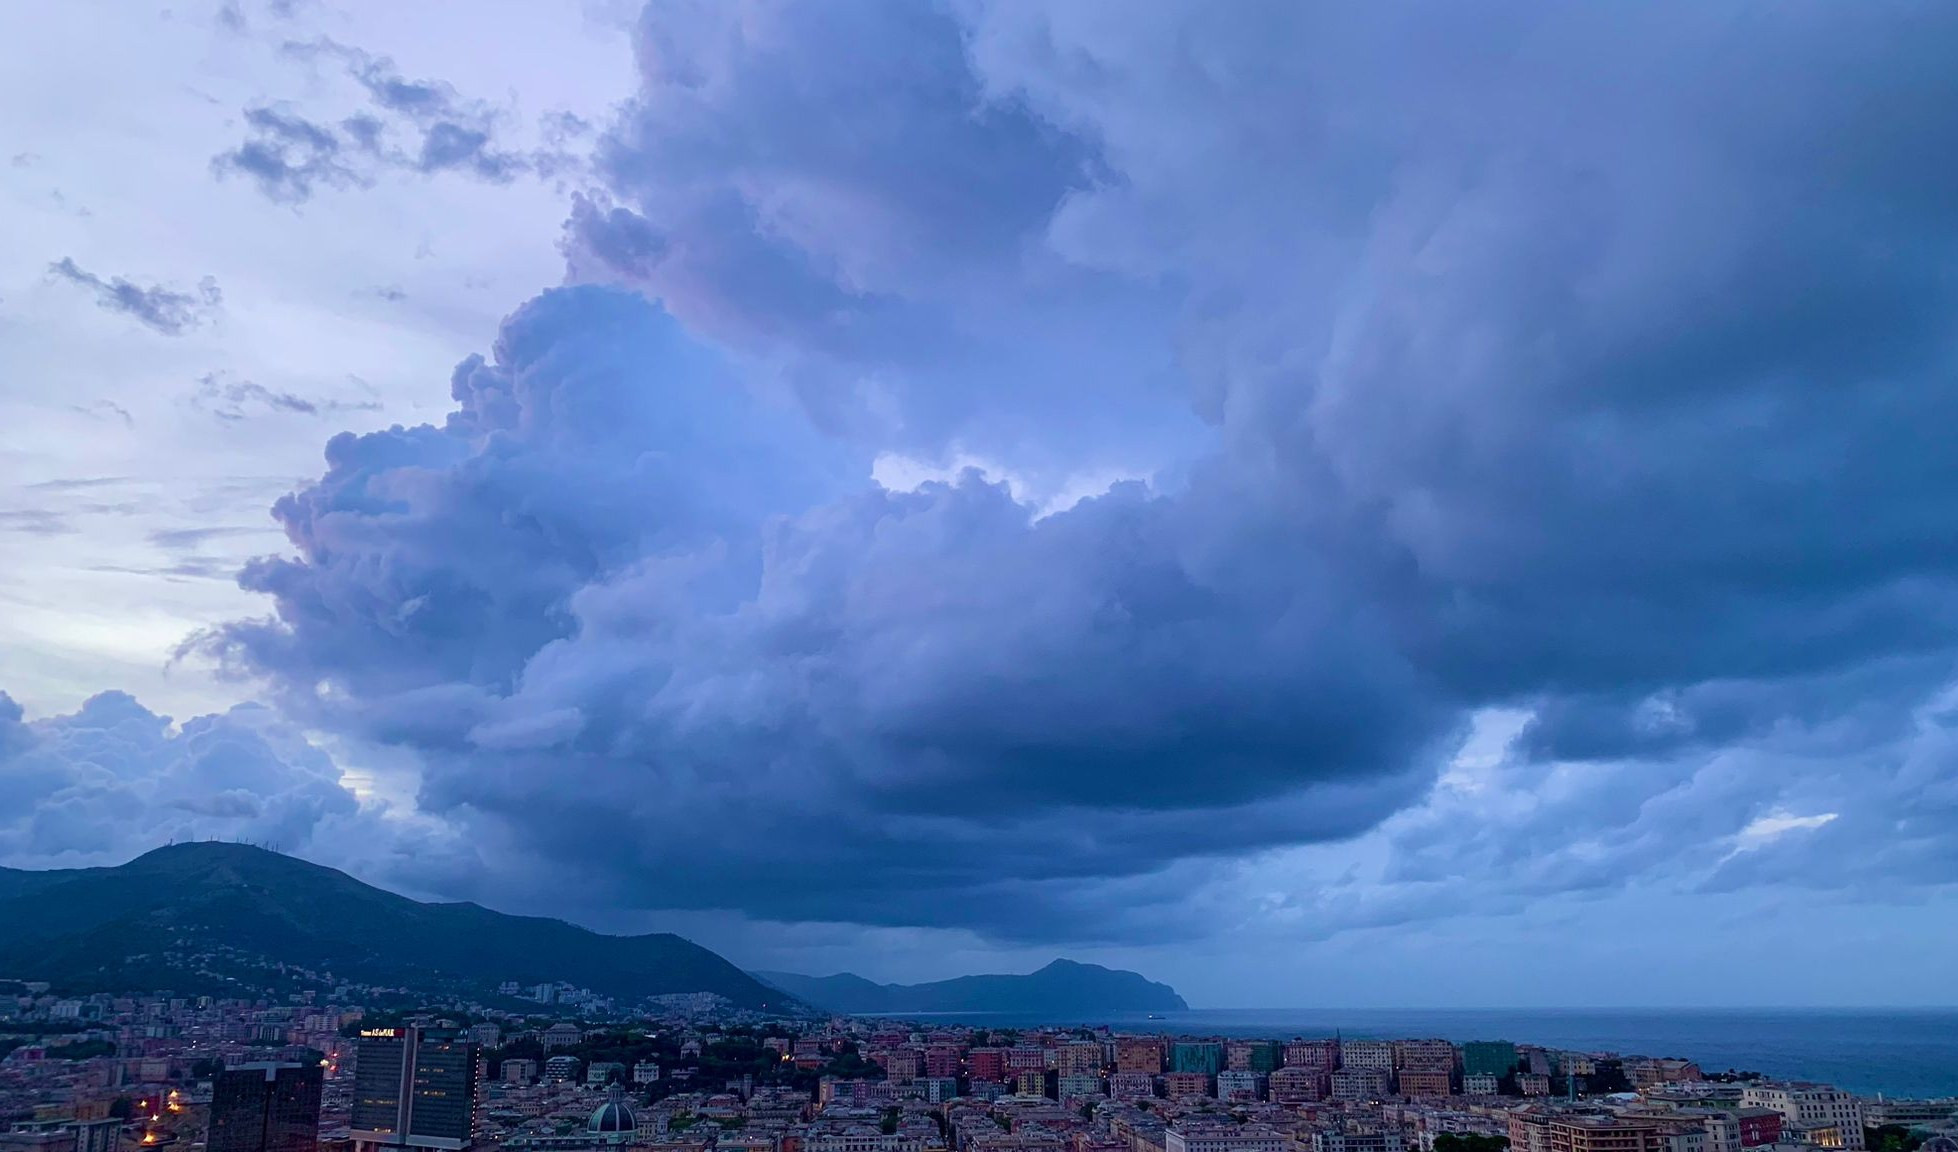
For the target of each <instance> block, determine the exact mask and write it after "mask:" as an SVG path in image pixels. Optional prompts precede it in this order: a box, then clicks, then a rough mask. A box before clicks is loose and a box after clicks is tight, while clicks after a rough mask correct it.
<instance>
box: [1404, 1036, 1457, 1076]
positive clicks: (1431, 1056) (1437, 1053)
mask: <svg viewBox="0 0 1958 1152" xmlns="http://www.w3.org/2000/svg"><path fill="white" fill-rule="evenodd" d="M1394 1067H1395V1068H1397V1069H1398V1068H1419V1069H1423V1070H1430V1071H1431V1070H1434V1069H1437V1068H1438V1069H1441V1070H1443V1071H1447V1072H1453V1071H1454V1070H1455V1046H1454V1045H1453V1044H1450V1043H1449V1042H1448V1041H1446V1040H1396V1041H1394Z"/></svg>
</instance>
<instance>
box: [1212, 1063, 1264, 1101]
mask: <svg viewBox="0 0 1958 1152" xmlns="http://www.w3.org/2000/svg"><path fill="white" fill-rule="evenodd" d="M1265 1077H1266V1074H1265V1073H1263V1072H1253V1071H1251V1070H1249V1069H1234V1068H1227V1069H1225V1070H1224V1071H1222V1072H1219V1073H1217V1099H1219V1100H1229V1101H1233V1102H1236V1103H1249V1102H1251V1101H1254V1100H1262V1099H1264V1098H1265Z"/></svg>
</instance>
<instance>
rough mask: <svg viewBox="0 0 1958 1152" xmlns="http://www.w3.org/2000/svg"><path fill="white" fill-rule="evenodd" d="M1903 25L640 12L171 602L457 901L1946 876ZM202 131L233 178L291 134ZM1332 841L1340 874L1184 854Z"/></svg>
mask: <svg viewBox="0 0 1958 1152" xmlns="http://www.w3.org/2000/svg"><path fill="white" fill-rule="evenodd" d="M1954 43H1958V14H1953V13H1947V12H1945V11H1942V10H1939V9H1934V8H1924V7H1908V6H1888V5H1868V6H1861V7H1857V8H1854V9H1844V8H1841V7H1839V6H1824V5H1807V4H1791V5H1780V6H1776V7H1775V8H1773V9H1743V8H1708V7H1704V6H1699V7H1686V6H1656V7H1644V8H1637V9H1603V8H1574V7H1559V6H1547V5H1546V6H1525V7H1522V8H1517V9H1511V10H1506V11H1504V12H1501V13H1489V12H1486V11H1478V12H1475V13H1469V12H1467V11H1453V10H1448V9H1444V8H1434V7H1426V8H1420V9H1416V8H1413V7H1411V6H1399V5H1378V6H1368V7H1365V8H1357V7H1355V8H1323V7H1320V8H1314V7H1301V6H1298V5H1293V4H1266V5H1258V4H1251V5H1233V6H1229V7H1223V6H1217V5H1201V4H1170V3H1163V4H1151V5H1144V6H1138V5H1127V4H1124V5H1087V4H1082V5H1068V6H1063V7H1054V6H1035V5H1021V4H1013V3H982V2H973V3H960V4H955V5H951V6H948V7H946V8H925V7H921V6H916V5H903V4H888V5H885V4H873V3H863V4H833V3H806V4H795V3H786V2H785V3H759V2H758V3H752V4H745V5H740V6H730V5H724V4H714V3H693V4H688V3H682V4H655V5H652V6H649V8H648V10H647V11H646V13H645V15H644V16H643V18H642V19H641V21H640V23H639V26H638V29H637V32H636V34H635V46H636V50H637V60H638V74H639V85H640V86H639V91H638V92H637V93H636V95H635V96H634V98H633V99H632V100H630V101H628V102H627V103H626V105H625V106H624V107H623V108H622V109H621V110H620V112H619V114H618V115H617V117H616V119H615V120H614V122H613V123H611V124H609V125H607V126H605V127H604V129H603V131H602V133H601V138H600V141H599V144H598V152H597V159H596V163H595V173H596V179H597V180H598V181H599V183H598V185H597V186H595V187H591V188H588V189H586V190H585V192H584V193H583V194H582V195H580V196H579V197H578V198H577V200H576V202H575V206H574V208H573V210H572V212H571V214H570V219H569V221H568V223H567V226H566V233H565V239H564V246H565V252H566V257H567V265H568V268H569V270H570V273H571V279H572V281H573V283H571V284H570V285H568V286H565V287H559V288H553V289H551V290H549V291H546V292H544V293H543V294H541V295H539V296H538V297H536V298H535V299H533V300H531V301H530V302H528V303H526V304H525V305H524V306H523V307H522V308H520V309H519V310H518V311H517V312H516V313H515V314H513V315H512V316H511V317H510V318H509V319H508V320H507V321H506V322H505V324H504V326H503V329H502V332H501V334H500V336H499V338H498V341H497V343H496V345H495V347H494V349H492V350H491V353H490V355H488V356H486V357H472V358H471V359H469V360H467V361H465V362H464V363H463V364H462V365H461V366H459V367H458V369H457V370H456V372H455V375H454V377H453V379H452V382H451V394H452V397H453V399H454V402H455V407H454V410H453V411H452V412H450V413H449V414H448V415H447V417H446V419H445V420H444V421H443V422H442V423H441V424H439V425H432V424H431V425H421V426H415V427H394V428H389V429H386V430H383V431H377V432H371V433H368V434H365V435H353V434H343V435H340V436H337V437H335V438H334V439H333V440H331V441H330V442H329V444H328V445H327V460H326V469H325V471H324V473H323V475H322V476H321V477H320V478H319V479H318V480H317V481H315V482H313V483H311V484H308V485H306V486H304V487H302V488H301V489H300V490H298V491H296V492H294V493H293V494H292V495H290V496H288V497H286V498H285V499H283V500H281V501H280V502H279V504H278V505H277V507H276V508H275V510H274V515H275V517H276V518H277V520H278V521H279V523H280V524H281V525H282V527H283V528H284V529H285V531H286V534H287V537H288V539H289V541H290V543H291V545H292V552H291V554H289V555H284V556H279V557H268V558H265V559H263V560H260V561H256V562H254V563H253V564H252V565H251V566H250V567H248V568H247V569H246V571H245V572H244V574H243V576H242V578H241V582H242V584H243V586H244V587H245V588H246V589H248V590H250V591H252V592H255V593H260V594H263V595H264V596H266V597H268V598H269V602H270V604H271V606H272V615H270V616H269V617H267V618H265V619H261V620H249V621H239V622H236V623H233V624H231V625H228V626H226V627H223V628H221V629H218V630H216V631H214V632H212V633H210V634H207V635H205V636H203V637H201V638H200V639H199V640H198V642H197V644H196V646H195V647H196V649H197V650H198V651H201V652H204V653H207V654H210V655H212V656H214V657H216V658H217V659H219V660H221V661H222V662H223V663H224V665H225V667H226V668H228V669H229V670H231V671H232V672H234V673H236V674H238V675H241V676H244V677H247V678H249V679H251V680H252V681H254V682H256V683H259V684H262V685H263V686H264V687H265V688H266V690H267V692H268V693H269V694H270V698H271V699H272V700H273V701H274V702H275V703H276V705H277V706H278V707H279V708H280V709H281V710H282V711H283V712H284V713H285V714H287V715H288V716H290V717H291V718H293V720H294V721H295V722H297V723H301V724H304V725H308V726H316V727H317V728H319V729H320V730H323V731H328V732H333V733H336V734H339V735H341V736H343V737H345V738H347V739H350V740H355V741H360V742H365V743H369V744H371V745H373V746H376V747H386V748H390V749H394V750H398V751H400V752H402V753H404V754H407V755H410V756H411V757H412V758H413V760H414V762H415V764H416V765H417V772H418V781H419V785H418V786H419V791H418V796H417V803H418V806H419V809H420V811H421V813H422V814H423V815H424V816H426V817H428V818H430V819H434V820H440V821H445V822H447V824H448V826H450V827H452V828H456V829H460V830H465V831H466V838H467V839H468V841H469V842H471V843H475V844H477V845H479V846H480V850H481V852H482V859H483V861H484V868H483V869H482V870H481V871H480V872H479V873H477V874H475V875H474V877H473V878H470V877H464V876H461V875H459V874H458V875H454V876H449V877H446V878H445V879H444V881H443V882H444V883H446V884H448V885H450V887H451V889H452V891H453V894H455V895H481V894H482V891H479V890H476V889H472V888H471V887H470V886H471V885H476V886H478V887H479V888H480V889H483V890H488V889H492V888H493V889H495V890H497V891H501V892H504V893H511V892H519V891H528V892H530V893H532V895H533V896H534V897H536V898H538V899H541V898H542V895H543V894H544V893H546V892H548V891H550V890H552V889H553V888H555V889H557V890H560V891H561V890H566V889H568V888H570V887H571V886H574V885H575V886H576V888H577V890H578V891H581V892H584V893H588V894H594V898H596V899H599V900H602V901H604V902H607V903H609V904H610V905H612V906H614V907H619V908H637V909H676V908H684V909H693V910H722V909H725V910H732V911H736V912H739V913H742V914H744V915H747V916H750V917H753V918H757V919H764V920H773V921H836V922H844V923H851V924H874V925H885V926H930V927H950V928H965V929H972V930H976V931H978V932H980V933H982V934H984V935H986V936H988V937H991V938H994V939H999V940H1008V941H1053V940H1067V941H1082V940H1091V941H1092V940H1100V941H1109V940H1126V941H1135V940H1147V939H1164V938H1174V937H1178V936H1180V935H1185V934H1197V933H1202V932H1204V931H1207V930H1214V926H1215V925H1216V924H1217V923H1219V922H1236V921H1241V920H1246V919H1252V918H1256V917H1260V916H1262V917H1270V918H1286V917H1295V918H1298V919H1303V920H1309V921H1314V923H1313V924H1312V928H1311V930H1312V931H1321V932H1323V931H1332V930H1336V929H1337V928H1339V927H1340V926H1342V925H1375V924H1382V923H1391V922H1397V921H1400V920H1406V919H1416V918H1421V917H1435V916H1443V915H1452V914H1459V912H1460V911H1461V910H1463V909H1464V908H1468V907H1475V906H1480V907H1482V908H1483V909H1485V910H1487V911H1503V910H1506V909H1512V908H1517V907H1522V906H1525V905H1527V904H1528V903H1529V902H1530V901H1532V900H1535V899H1539V898H1542V897H1544V896H1546V895H1550V894H1555V893H1568V892H1582V891H1587V890H1595V889H1608V888H1612V887H1614V886H1623V885H1626V884H1630V883H1639V884H1648V885H1664V886H1670V887H1671V888H1672V889H1674V890H1678V891H1681V892H1689V891H1693V892H1697V891H1718V890H1729V889H1732V888H1734V887H1745V886H1759V885H1771V884H1779V885H1819V884H1828V885H1834V886H1844V885H1851V884H1854V885H1860V886H1862V887H1861V889H1860V890H1862V891H1865V892H1869V891H1872V890H1878V889H1884V888H1886V887H1887V889H1888V890H1890V891H1898V890H1906V889H1914V890H1922V889H1927V888H1932V887H1938V886H1948V885H1951V884H1953V883H1958V867H1954V864H1955V863H1958V854H1955V853H1954V841H1953V838H1952V833H1951V832H1950V824H1949V821H1948V820H1941V819H1938V818H1937V817H1936V816H1935V815H1922V814H1938V813H1949V812H1950V811H1951V797H1952V795H1953V792H1954V788H1958V765H1954V764H1953V762H1952V760H1951V757H1950V755H1949V751H1948V749H1949V740H1948V738H1947V737H1946V736H1945V734H1944V733H1945V730H1946V728H1947V727H1948V723H1949V721H1948V716H1949V713H1950V709H1949V706H1948V704H1945V703H1941V701H1944V700H1946V692H1947V690H1948V685H1949V684H1950V682H1951V680H1952V678H1953V674H1954V656H1958V587H1954V559H1958V556H1954V548H1958V543H1955V542H1958V535H1954V533H1953V531H1952V527H1953V525H1954V523H1958V454H1954V453H1953V452H1951V451H1950V446H1949V445H1948V444H1947V443H1946V440H1947V439H1948V436H1949V431H1948V430H1949V429H1950V428H1951V427H1953V426H1954V419H1955V418H1958V391H1954V389H1953V388H1952V387H1951V381H1952V378H1953V371H1954V368H1958V362H1955V360H1954V351H1958V349H1954V344H1953V337H1952V329H1951V326H1950V323H1949V318H1950V317H1951V316H1952V315H1953V314H1954V311H1958V309H1955V308H1954V305H1958V298H1954V297H1955V295H1958V279H1954V278H1953V277H1952V275H1951V268H1952V267H1953V263H1954V260H1958V201H1955V200H1954V199H1953V198H1952V197H1951V196H1950V194H1949V193H1950V189H1951V186H1952V183H1953V179H1954V176H1955V175H1958V173H1954V170H1953V168H1952V161H1951V159H1950V158H1951V157H1952V156H1954V155H1958V73H1954V71H1953V70H1952V69H1950V68H1949V67H1948V62H1949V59H1950V50H1951V47H1952V45H1953V44H1954ZM346 59H347V60H348V61H349V63H348V67H350V68H353V69H354V70H355V71H354V74H356V75H357V76H359V77H360V82H361V83H362V85H363V86H364V87H365V88H366V90H367V91H368V92H369V95H370V99H371V100H372V101H373V102H374V104H375V106H376V109H377V110H378V111H384V112H386V113H387V114H388V115H392V116H397V117H401V118H404V122H406V123H410V124H413V125H415V126H416V127H417V130H418V131H422V130H426V133H427V134H426V137H425V139H424V148H423V153H425V152H426V151H427V148H429V147H433V148H435V150H436V152H437V153H439V154H440V156H444V157H447V156H451V155H453V156H454V157H458V158H459V159H457V160H456V161H455V165H456V166H459V167H461V168H465V169H467V168H470V166H471V165H473V164H474V163H475V161H473V160H471V159H469V158H470V157H471V156H478V157H480V156H481V155H483V153H482V152H481V148H482V147H485V146H486V145H483V144H482V143H480V142H478V143H471V140H472V139H473V137H472V138H470V139H462V138H458V139H456V140H454V141H452V142H447V143H435V144H431V143H429V141H433V140H434V139H435V133H434V131H433V128H432V127H431V126H433V125H436V124H439V123H442V122H444V121H443V120H442V117H443V116H445V115H447V113H446V112H442V111H440V109H445V108H451V107H452V106H453V101H454V98H453V96H452V94H451V93H448V92H447V91H446V90H444V89H441V88H439V87H434V86H428V85H419V84H414V83H410V82H407V81H404V80H402V79H401V78H400V77H399V76H398V75H396V74H394V73H393V72H391V71H387V70H384V69H381V70H376V71H374V72H373V73H372V74H371V75H368V74H366V73H363V72H362V71H361V69H362V67H364V65H363V64H362V58H358V57H346ZM369 63H371V62H369ZM266 131H268V132H272V133H273V135H275V136H277V137H278V138H279V139H281V140H284V139H288V138H289V139H290V140H291V141H292V142H293V143H292V147H291V148H290V149H288V151H287V152H285V153H282V154H281V155H282V156H284V157H286V159H282V160H281V164H282V165H283V167H280V168H277V169H268V171H271V172H273V174H274V175H275V176H276V177H277V179H276V180H274V182H273V183H272V184H271V185H268V187H267V190H268V192H270V191H273V190H275V189H280V188H284V189H285V191H284V192H283V193H281V194H283V195H287V196H288V197H289V198H298V196H300V195H303V192H302V190H301V187H300V185H297V184H294V185H290V186H289V187H288V186H287V185H283V184H281V183H279V181H282V180H285V179H286V177H285V176H284V175H281V173H284V172H287V171H293V172H300V173H305V172H307V171H308V170H309V167H317V171H316V172H314V173H313V174H312V175H310V176H302V177H301V178H300V179H301V180H302V182H303V181H306V180H313V181H324V182H327V183H331V182H332V180H333V177H332V173H334V172H335V171H337V169H335V168H334V167H333V165H334V164H336V163H339V162H340V161H339V160H338V159H337V158H338V157H340V156H342V155H344V154H346V153H347V152H348V150H349V148H350V142H349V140H350V138H348V137H347V136H346V133H345V132H343V131H340V130H333V131H328V132H326V134H325V135H323V136H320V137H318V138H317V139H315V138H313V137H310V136H308V135H307V133H306V132H305V131H304V128H303V126H299V125H294V126H291V127H290V129H289V130H288V129H287V128H279V127H276V126H275V128H272V129H267V130H266ZM309 141H310V142H309ZM451 145H453V147H451ZM404 155H405V153H404ZM418 155H421V154H420V153H418ZM423 159H426V156H423ZM417 162H418V163H419V162H420V161H417ZM322 165H323V166H322ZM437 166H438V167H441V166H445V165H437ZM345 171H347V172H348V173H350V175H348V176H346V177H345V179H346V180H347V181H348V182H358V180H359V179H360V177H359V172H360V171H361V169H358V168H348V169H346V170H345ZM479 174H481V173H479ZM310 186H311V185H310V184H306V185H305V187H310ZM893 460H899V461H902V462H905V463H907V465H909V466H912V467H913V470H914V471H915V470H918V469H922V470H923V471H925V472H927V473H932V474H933V476H934V477H935V478H932V479H929V480H927V481H925V482H922V483H902V484H900V483H895V482H893V483H891V484H888V485H880V484H876V483H873V482H871V481H870V480H869V479H868V477H870V476H871V475H872V474H873V472H876V473H877V474H879V475H885V476H886V477H887V478H888V476H889V474H890V465H891V463H892V461H893ZM948 461H978V462H979V467H976V468H971V469H964V470H961V469H960V468H959V467H956V466H954V467H943V465H945V463H946V462H948ZM880 469H881V470H880ZM934 469H936V471H935V472H934ZM1083 476H1092V477H1094V478H1095V479H1094V480H1093V482H1091V483H1084V482H1083V481H1082V479H1081V478H1082V477H1083ZM1030 489H1041V490H1042V491H1044V492H1046V493H1048V494H1051V493H1054V492H1069V493H1071V494H1072V495H1070V496H1069V497H1068V498H1065V499H1042V500H1034V499H1029V498H1027V497H1026V495H1025V493H1026V492H1027V491H1029V490H1030ZM1498 713H1500V714H1502V715H1507V716H1510V717H1512V718H1514V723H1513V725H1511V730H1510V731H1509V733H1508V735H1507V736H1505V737H1504V738H1503V739H1502V740H1501V741H1499V742H1498V743H1497V746H1496V747H1495V748H1494V749H1493V750H1489V751H1487V752H1486V755H1484V756H1482V758H1481V759H1479V760H1477V761H1476V762H1475V763H1474V764H1473V765H1468V764H1467V762H1466V761H1464V760H1463V758H1462V755H1461V754H1460V752H1461V749H1462V748H1463V745H1464V742H1465V741H1468V742H1470V743H1473V738H1474V736H1475V734H1476V733H1477V732H1478V731H1481V730H1483V729H1486V728H1487V726H1488V724H1489V722H1490V717H1491V716H1492V715H1496V714H1498ZM1465 765H1466V766H1465ZM1911 813H1920V815H1914V816H1913V815H1909V814H1911ZM1900 820H1903V821H1906V823H1904V824H1902V825H1900V824H1899V821H1900ZM1900 828H1902V829H1903V832H1901V833H1900V832H1899V829H1900ZM1360 837H1372V838H1374V840H1375V841H1377V842H1378V844H1379V845H1380V849H1381V858H1380V859H1381V861H1383V862H1382V863H1380V864H1378V866H1377V867H1376V868H1375V869H1374V872H1373V874H1372V875H1371V878H1370V879H1365V880H1364V884H1367V885H1372V890H1371V892H1360V891H1359V890H1358V887H1356V885H1359V884H1361V883H1362V882H1361V881H1355V880H1353V879H1352V878H1351V877H1350V876H1345V877H1342V876H1333V877H1330V878H1328V877H1325V876H1308V875H1305V874H1303V873H1301V874H1298V875H1296V876H1295V875H1293V874H1291V873H1287V872H1284V871H1283V870H1282V869H1277V868H1273V869H1271V870H1270V875H1269V876H1268V877H1266V878H1263V879H1257V878H1253V879H1246V875H1247V873H1255V872H1256V871H1258V870H1259V869H1260V868H1261V867H1263V866H1264V862H1267V861H1271V860H1274V859H1278V858H1280V857H1282V856H1283V854H1284V853H1287V852H1290V851H1294V850H1298V849H1301V848H1309V847H1311V846H1314V845H1327V844H1337V843H1343V842H1347V841H1351V840H1354V839H1355V838H1360ZM1824 861H1826V867H1825V866H1824ZM1274 886H1277V887H1278V891H1276V892H1273V891H1272V889H1273V887H1274ZM1287 886H1290V887H1289V888H1288V887H1287ZM1205 924H1209V925H1211V926H1212V928H1211V929H1206V928H1204V927H1203V925H1205Z"/></svg>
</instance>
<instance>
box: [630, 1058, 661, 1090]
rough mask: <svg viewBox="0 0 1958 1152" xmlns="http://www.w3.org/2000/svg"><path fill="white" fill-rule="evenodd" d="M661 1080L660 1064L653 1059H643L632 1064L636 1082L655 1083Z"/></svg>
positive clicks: (633, 1080) (634, 1081)
mask: <svg viewBox="0 0 1958 1152" xmlns="http://www.w3.org/2000/svg"><path fill="white" fill-rule="evenodd" d="M658 1081H659V1065H658V1064H655V1063H653V1062H652V1061H651V1060H641V1061H639V1062H638V1063H636V1064H634V1065H633V1066H632V1082H633V1083H634V1084H655V1083H658Z"/></svg>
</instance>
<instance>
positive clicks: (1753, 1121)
mask: <svg viewBox="0 0 1958 1152" xmlns="http://www.w3.org/2000/svg"><path fill="white" fill-rule="evenodd" d="M1782 1120H1783V1117H1782V1115H1781V1113H1779V1112H1777V1111H1775V1110H1774V1109H1772V1108H1742V1109H1740V1110H1739V1111H1737V1112H1735V1113H1734V1127H1735V1128H1737V1129H1739V1131H1740V1146H1741V1147H1742V1148H1762V1147H1765V1146H1767V1145H1769V1144H1779V1143H1781V1124H1782Z"/></svg>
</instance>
